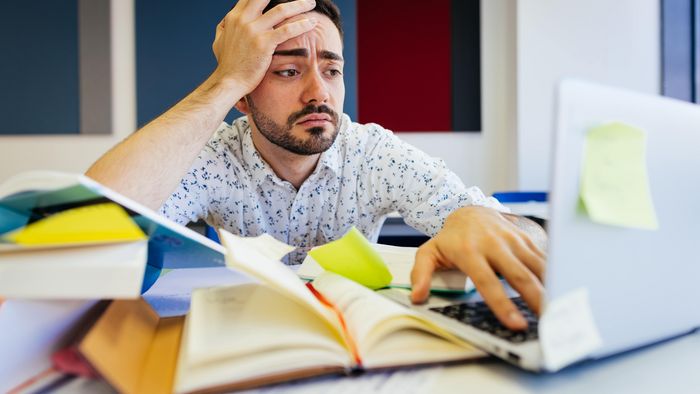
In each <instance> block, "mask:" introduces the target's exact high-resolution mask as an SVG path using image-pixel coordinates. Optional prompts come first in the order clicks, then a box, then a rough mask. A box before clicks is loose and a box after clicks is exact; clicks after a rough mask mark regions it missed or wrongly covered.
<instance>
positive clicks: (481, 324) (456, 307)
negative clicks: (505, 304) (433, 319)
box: [430, 297, 537, 343]
mask: <svg viewBox="0 0 700 394" xmlns="http://www.w3.org/2000/svg"><path fill="white" fill-rule="evenodd" d="M511 301H513V303H514V304H515V305H516V306H517V307H518V309H519V310H520V312H521V313H522V314H523V316H524V317H525V319H526V320H527V323H528V324H527V330H524V331H513V330H510V329H508V328H506V327H505V326H504V325H503V324H501V323H500V322H499V321H498V319H497V318H496V315H494V314H493V312H491V309H489V307H488V306H487V305H486V303H485V302H483V301H480V302H465V303H462V304H453V305H448V306H445V307H437V308H430V310H431V311H433V312H437V313H440V314H442V315H445V316H447V317H449V318H452V319H455V320H458V321H460V322H462V323H464V324H469V325H470V326H472V327H475V328H478V329H480V330H482V331H486V332H489V333H491V334H493V335H495V336H497V337H499V338H502V339H505V340H506V341H510V342H513V343H522V342H526V341H533V340H536V339H537V315H535V314H534V313H533V312H532V311H531V310H530V309H529V308H528V307H527V305H526V304H525V301H523V300H522V298H520V297H517V298H511Z"/></svg>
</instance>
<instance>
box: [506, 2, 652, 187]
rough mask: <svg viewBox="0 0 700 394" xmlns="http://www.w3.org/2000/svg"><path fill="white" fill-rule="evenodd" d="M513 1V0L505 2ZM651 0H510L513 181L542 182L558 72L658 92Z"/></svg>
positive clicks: (545, 182) (545, 181) (546, 168)
mask: <svg viewBox="0 0 700 394" xmlns="http://www.w3.org/2000/svg"><path fill="white" fill-rule="evenodd" d="M513 1H514V2H515V1H516V0H513ZM659 4H660V1H659V0H614V1H611V0H566V1H564V0H517V59H518V60H517V61H518V62H517V101H518V104H517V119H518V122H517V124H518V127H517V135H518V147H517V150H518V186H519V188H520V189H521V190H525V189H532V190H546V189H547V188H548V187H549V172H550V168H549V167H550V166H549V160H550V155H551V153H550V140H551V132H552V125H553V119H552V116H553V110H554V91H555V85H556V82H557V80H559V78H561V77H566V76H568V77H577V78H580V79H586V80H591V81H595V82H600V83H604V84H610V85H615V86H619V87H624V88H629V89H632V90H636V91H640V92H646V93H654V94H658V93H659V92H660V91H661V90H660V89H661V88H660V86H661V83H660V78H661V53H660V47H661V44H660V15H661V13H660V5H659Z"/></svg>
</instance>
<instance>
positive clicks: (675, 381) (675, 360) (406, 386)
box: [56, 332, 700, 394]
mask: <svg viewBox="0 0 700 394" xmlns="http://www.w3.org/2000/svg"><path fill="white" fill-rule="evenodd" d="M56 392H60V393H69V392H71V393H75V392H84V393H88V392H89V393H111V392H113V390H112V389H111V388H110V387H109V386H107V385H106V383H101V382H95V381H91V382H88V381H81V380H76V381H74V382H72V383H71V384H69V385H67V386H64V387H62V388H61V389H59V390H57V391H56ZM699 392H700V332H695V333H693V334H690V335H686V336H683V337H680V338H676V339H673V340H670V341H667V342H664V343H661V344H657V345H653V346H650V347H646V348H643V349H638V350H635V351H632V352H627V353H624V354H621V355H618V356H614V357H610V358H607V359H604V360H598V361H594V362H586V363H583V364H579V365H575V366H572V367H569V368H567V369H564V370H563V371H560V372H558V373H554V374H534V373H529V372H525V371H522V370H519V369H517V368H515V367H512V366H510V365H508V364H506V363H503V362H500V361H498V360H490V361H486V362H483V363H475V364H465V365H458V366H451V367H433V368H422V369H412V370H400V371H395V372H385V373H367V374H364V375H360V376H354V377H338V376H328V377H322V378H317V379H312V380H306V381H301V382H293V383H288V384H282V385H278V386H273V387H267V388H262V389H258V390H250V391H245V392H244V393H247V394H301V393H303V394H326V393H333V394H355V393H363V394H364V393H368V394H370V393H380V394H396V393H400V394H419V393H440V394H450V393H489V394H510V393H517V394H521V393H557V394H574V393H582V394H583V393H585V394H591V393H595V394H599V393H635V394H645V393H665V394H684V393H689V394H690V393H699Z"/></svg>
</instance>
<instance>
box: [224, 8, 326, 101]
mask: <svg viewBox="0 0 700 394" xmlns="http://www.w3.org/2000/svg"><path fill="white" fill-rule="evenodd" d="M269 2H270V1H269V0H240V1H239V2H238V3H237V4H236V6H235V7H233V9H232V10H231V11H229V13H228V14H226V16H225V17H224V19H223V20H222V21H221V22H220V23H219V25H218V26H217V28H216V36H215V38H214V43H213V44H212V49H213V50H214V56H215V57H216V60H217V62H218V66H217V68H216V71H215V72H214V74H215V75H216V76H217V77H218V78H219V79H220V80H222V81H226V82H233V83H237V84H240V85H242V86H244V87H245V90H246V92H247V93H250V92H251V91H253V90H254V89H255V87H257V86H258V84H259V83H260V82H261V81H262V79H263V77H264V76H265V72H266V71H267V69H268V68H269V66H270V63H271V61H272V54H273V53H274V51H275V48H277V46H278V45H279V44H281V43H283V42H285V41H287V40H290V39H292V38H294V37H297V36H299V35H301V34H304V33H306V32H308V31H310V30H311V29H313V28H314V26H316V24H317V22H318V21H317V20H316V18H315V17H314V16H313V15H310V14H309V15H308V16H307V17H305V18H302V19H299V20H296V21H293V22H289V23H285V24H281V23H282V22H284V21H286V20H287V19H289V18H292V17H295V16H297V15H301V14H303V13H306V12H309V11H311V10H312V9H313V8H314V7H315V6H316V2H315V1H314V0H296V1H291V2H288V3H283V4H279V5H277V6H275V7H274V8H272V9H271V10H269V11H268V12H266V13H265V14H263V13H262V11H263V10H264V9H265V7H266V6H267V4H268V3H269ZM280 24H281V25H280ZM275 26H277V27H275ZM247 93H246V94H247Z"/></svg>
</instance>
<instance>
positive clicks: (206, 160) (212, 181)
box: [159, 123, 230, 226]
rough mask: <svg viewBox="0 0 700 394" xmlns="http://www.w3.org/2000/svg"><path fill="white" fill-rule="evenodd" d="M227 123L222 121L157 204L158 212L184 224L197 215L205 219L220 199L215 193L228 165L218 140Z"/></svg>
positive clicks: (198, 217)
mask: <svg viewBox="0 0 700 394" xmlns="http://www.w3.org/2000/svg"><path fill="white" fill-rule="evenodd" d="M226 126H227V125H226V124H225V123H222V125H221V127H220V128H219V130H217V132H216V133H215V134H214V136H213V137H212V139H211V140H209V142H208V143H207V145H205V146H204V149H202V151H201V152H200V153H199V155H198V156H197V158H196V159H195V160H194V162H193V163H192V166H191V167H190V169H189V170H188V171H187V174H185V176H183V177H182V179H181V180H180V183H179V184H178V187H177V189H175V191H174V192H173V193H172V194H171V195H170V197H168V199H167V200H166V201H165V203H163V205H162V206H161V207H160V210H159V212H160V214H161V215H163V216H165V217H167V218H168V219H170V220H172V221H174V222H176V223H178V224H181V225H183V226H184V225H187V223H190V222H196V221H198V220H200V219H203V220H205V221H208V218H209V215H210V212H211V210H212V208H213V205H214V204H217V203H218V202H219V198H217V196H219V195H221V193H222V189H223V188H224V187H225V180H224V177H225V175H224V174H226V173H227V168H226V167H230V164H229V162H230V160H228V157H227V156H226V154H225V153H224V152H223V150H222V145H223V143H222V141H221V133H222V130H224V129H225V127H226Z"/></svg>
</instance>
